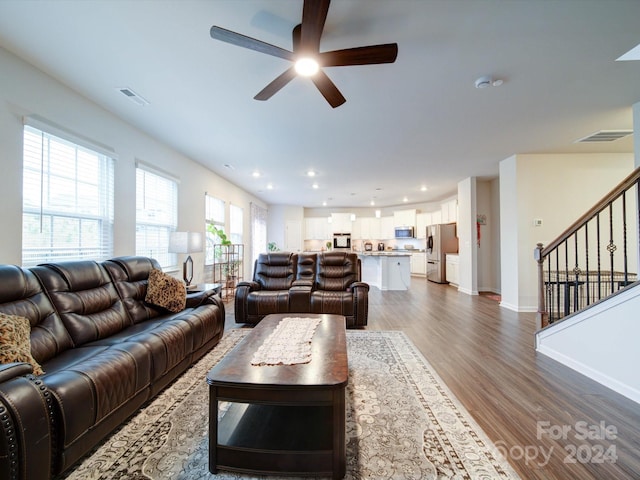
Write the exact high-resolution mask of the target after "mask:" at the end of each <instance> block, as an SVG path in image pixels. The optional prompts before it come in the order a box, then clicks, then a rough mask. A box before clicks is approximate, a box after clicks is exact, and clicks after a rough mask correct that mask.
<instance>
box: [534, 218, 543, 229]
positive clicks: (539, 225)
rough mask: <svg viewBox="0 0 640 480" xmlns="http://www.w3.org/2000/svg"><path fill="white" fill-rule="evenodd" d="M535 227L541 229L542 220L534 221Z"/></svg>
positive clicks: (536, 219)
mask: <svg viewBox="0 0 640 480" xmlns="http://www.w3.org/2000/svg"><path fill="white" fill-rule="evenodd" d="M533 226H534V227H541V226H542V219H541V218H534V219H533Z"/></svg>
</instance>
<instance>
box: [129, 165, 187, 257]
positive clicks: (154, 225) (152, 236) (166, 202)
mask: <svg viewBox="0 0 640 480" xmlns="http://www.w3.org/2000/svg"><path fill="white" fill-rule="evenodd" d="M177 226H178V182H177V180H175V179H172V178H170V177H167V176H165V175H163V174H160V173H156V172H155V171H151V169H149V168H148V167H147V166H144V165H142V164H138V167H137V168H136V255H143V256H145V257H151V258H155V259H156V260H157V261H158V263H160V265H161V266H162V267H163V268H166V267H172V266H175V265H176V261H177V260H176V254H175V253H169V252H168V250H169V235H170V234H171V232H173V231H175V230H176V227H177Z"/></svg>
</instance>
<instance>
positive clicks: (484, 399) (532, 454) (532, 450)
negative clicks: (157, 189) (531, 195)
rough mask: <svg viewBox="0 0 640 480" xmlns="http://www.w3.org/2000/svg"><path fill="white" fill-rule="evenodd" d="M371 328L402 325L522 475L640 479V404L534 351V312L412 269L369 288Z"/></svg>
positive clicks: (229, 306) (230, 306)
mask: <svg viewBox="0 0 640 480" xmlns="http://www.w3.org/2000/svg"><path fill="white" fill-rule="evenodd" d="M226 306H227V317H226V325H227V328H235V327H236V326H237V325H236V324H235V322H234V320H233V302H229V303H227V304H226ZM367 329H368V330H402V331H403V332H405V333H406V334H407V336H408V337H409V338H410V339H411V340H412V341H413V343H414V344H415V345H416V346H417V347H418V349H420V351H421V352H422V354H423V355H424V356H425V358H426V359H427V360H428V361H429V363H431V365H432V366H433V367H434V368H435V370H436V371H437V372H438V374H439V375H440V377H441V378H442V379H443V381H444V382H445V383H446V385H447V386H448V387H449V389H450V390H451V391H452V392H453V394H454V395H455V396H456V397H457V398H458V400H459V401H460V402H461V404H462V405H463V406H464V407H465V408H466V409H467V410H468V411H469V413H470V414H471V415H472V416H473V418H474V419H475V420H476V422H477V423H478V424H479V425H480V427H481V428H482V429H483V430H484V431H485V432H486V434H487V435H488V436H489V438H491V440H493V441H494V442H495V443H496V445H497V446H498V447H499V448H500V450H501V451H502V452H503V453H504V454H505V456H506V457H507V459H508V460H509V462H510V463H511V465H512V466H513V467H514V468H515V469H516V471H517V472H518V473H519V474H520V476H521V477H522V478H524V479H562V480H565V479H581V480H582V479H598V480H600V479H639V478H640V405H638V404H637V403H635V402H632V401H631V400H629V399H627V398H625V397H623V396H622V395H619V394H617V393H615V392H613V391H611V390H609V389H608V388H605V387H603V386H602V385H600V384H598V383H596V382H594V381H592V380H590V379H588V378H586V377H585V376H583V375H581V374H579V373H577V372H575V371H573V370H571V369H569V368H567V367H564V366H563V365H561V364H559V363H557V362H555V361H554V360H551V359H549V358H547V357H545V356H544V355H540V354H537V353H536V352H535V349H534V332H535V314H531V313H516V312H512V311H510V310H507V309H504V308H501V307H499V304H498V302H497V301H495V300H492V299H490V298H488V297H487V296H484V295H480V296H469V295H465V294H463V293H459V292H458V291H457V289H455V288H453V287H450V286H448V285H438V284H434V283H431V282H427V281H426V280H425V279H424V278H419V277H412V279H411V289H410V290H409V291H405V292H381V291H380V290H378V289H376V288H371V291H370V292H369V324H368V326H367Z"/></svg>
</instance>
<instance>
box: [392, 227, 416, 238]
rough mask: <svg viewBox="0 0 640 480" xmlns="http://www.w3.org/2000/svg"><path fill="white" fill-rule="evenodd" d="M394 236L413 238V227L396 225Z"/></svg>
mask: <svg viewBox="0 0 640 480" xmlns="http://www.w3.org/2000/svg"><path fill="white" fill-rule="evenodd" d="M395 231H396V235H395V236H396V238H414V237H415V234H414V232H413V227H396V228H395Z"/></svg>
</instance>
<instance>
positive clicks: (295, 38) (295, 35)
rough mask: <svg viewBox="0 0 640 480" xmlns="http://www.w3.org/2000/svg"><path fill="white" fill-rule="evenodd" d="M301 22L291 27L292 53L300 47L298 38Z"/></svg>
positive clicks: (300, 34)
mask: <svg viewBox="0 0 640 480" xmlns="http://www.w3.org/2000/svg"><path fill="white" fill-rule="evenodd" d="M301 32H302V24H300V23H299V24H298V25H296V26H295V27H293V31H292V32H291V37H292V40H293V53H296V52H297V51H298V49H299V48H300V38H301V36H302V33H301Z"/></svg>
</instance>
